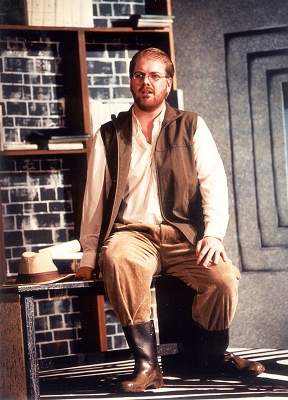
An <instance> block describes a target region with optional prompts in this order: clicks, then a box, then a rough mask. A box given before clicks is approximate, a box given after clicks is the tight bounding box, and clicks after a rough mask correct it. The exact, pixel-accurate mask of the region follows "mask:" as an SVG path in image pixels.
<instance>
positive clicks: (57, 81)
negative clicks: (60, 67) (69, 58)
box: [42, 74, 63, 85]
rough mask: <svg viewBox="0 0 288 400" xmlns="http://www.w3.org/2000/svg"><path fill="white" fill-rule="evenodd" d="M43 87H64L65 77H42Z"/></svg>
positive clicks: (54, 75) (55, 75) (58, 75)
mask: <svg viewBox="0 0 288 400" xmlns="http://www.w3.org/2000/svg"><path fill="white" fill-rule="evenodd" d="M42 83H43V85H63V75H60V74H53V75H42Z"/></svg>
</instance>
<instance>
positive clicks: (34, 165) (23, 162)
mask: <svg viewBox="0 0 288 400" xmlns="http://www.w3.org/2000/svg"><path fill="white" fill-rule="evenodd" d="M16 168H17V170H24V171H35V170H36V171H37V170H39V169H40V160H33V159H31V158H30V159H18V160H16Z"/></svg>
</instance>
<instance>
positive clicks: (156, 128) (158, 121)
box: [132, 104, 166, 142]
mask: <svg viewBox="0 0 288 400" xmlns="http://www.w3.org/2000/svg"><path fill="white" fill-rule="evenodd" d="M165 112H166V104H164V106H163V108H162V110H161V111H160V113H159V114H158V115H157V117H155V118H154V120H153V133H155V132H157V136H158V134H159V132H160V129H161V126H162V123H163V120H164V116H165ZM132 133H133V136H135V137H136V138H137V137H138V139H140V140H141V141H143V140H145V138H144V135H143V134H142V128H141V124H140V122H139V120H138V118H137V117H136V115H135V112H134V107H132ZM143 138H144V139H143ZM152 141H154V138H153V139H152ZM145 142H146V140H145Z"/></svg>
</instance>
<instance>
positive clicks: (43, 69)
mask: <svg viewBox="0 0 288 400" xmlns="http://www.w3.org/2000/svg"><path fill="white" fill-rule="evenodd" d="M36 72H38V73H40V74H41V73H47V72H48V73H49V72H50V73H55V72H56V63H55V60H45V59H38V60H36Z"/></svg>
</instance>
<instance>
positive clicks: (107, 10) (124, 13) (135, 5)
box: [93, 0, 145, 27]
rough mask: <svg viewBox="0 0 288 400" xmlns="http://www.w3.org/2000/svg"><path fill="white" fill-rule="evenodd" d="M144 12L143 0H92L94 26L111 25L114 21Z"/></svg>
mask: <svg viewBox="0 0 288 400" xmlns="http://www.w3.org/2000/svg"><path fill="white" fill-rule="evenodd" d="M144 13H145V0H133V1H129V0H120V1H119V0H114V1H113V0H93V16H94V26H99V27H100V26H102V27H111V26H113V22H114V21H121V20H125V19H127V18H129V16H130V15H131V14H144Z"/></svg>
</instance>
